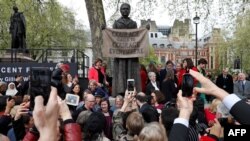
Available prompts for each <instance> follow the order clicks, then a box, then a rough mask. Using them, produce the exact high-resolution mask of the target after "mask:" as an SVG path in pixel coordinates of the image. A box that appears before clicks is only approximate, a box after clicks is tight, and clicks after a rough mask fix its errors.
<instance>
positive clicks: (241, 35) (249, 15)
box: [231, 11, 250, 72]
mask: <svg viewBox="0 0 250 141" xmlns="http://www.w3.org/2000/svg"><path fill="white" fill-rule="evenodd" d="M249 24H250V11H246V12H245V13H244V14H243V15H241V16H239V17H238V20H237V27H236V32H235V35H234V38H233V40H232V43H231V44H232V45H231V46H233V47H234V53H235V56H239V57H240V58H242V67H243V70H245V71H247V72H249V70H250V64H249V60H250V56H249V54H250V40H249V39H250V34H249V33H250V26H249Z"/></svg>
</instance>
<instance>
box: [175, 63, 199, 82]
mask: <svg viewBox="0 0 250 141" xmlns="http://www.w3.org/2000/svg"><path fill="white" fill-rule="evenodd" d="M192 70H193V71H197V72H198V69H197V68H196V67H193V68H192ZM185 73H186V69H181V70H180V71H179V75H178V87H180V86H181V83H182V76H183V75H184V74H185ZM197 83H198V81H197V80H196V79H194V86H196V84H197Z"/></svg>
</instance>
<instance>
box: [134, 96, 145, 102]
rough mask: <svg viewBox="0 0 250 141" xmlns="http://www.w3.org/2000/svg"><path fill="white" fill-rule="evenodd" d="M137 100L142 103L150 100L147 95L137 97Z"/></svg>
mask: <svg viewBox="0 0 250 141" xmlns="http://www.w3.org/2000/svg"><path fill="white" fill-rule="evenodd" d="M135 98H136V99H137V100H138V101H140V102H147V101H148V98H147V96H146V95H144V96H143V95H136V96H135Z"/></svg>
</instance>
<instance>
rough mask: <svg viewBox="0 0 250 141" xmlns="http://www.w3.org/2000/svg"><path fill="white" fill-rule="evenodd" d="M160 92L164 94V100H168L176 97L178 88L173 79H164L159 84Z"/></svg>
mask: <svg viewBox="0 0 250 141" xmlns="http://www.w3.org/2000/svg"><path fill="white" fill-rule="evenodd" d="M161 92H162V93H163V95H164V96H165V101H166V102H167V101H170V100H171V99H173V98H175V99H176V97H177V92H178V89H177V87H176V86H175V82H174V80H166V81H163V82H162V84H161Z"/></svg>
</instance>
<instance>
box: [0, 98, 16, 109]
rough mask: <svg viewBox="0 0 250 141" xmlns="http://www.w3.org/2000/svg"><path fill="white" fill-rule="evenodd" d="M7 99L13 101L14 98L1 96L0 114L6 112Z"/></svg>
mask: <svg viewBox="0 0 250 141" xmlns="http://www.w3.org/2000/svg"><path fill="white" fill-rule="evenodd" d="M7 99H8V101H10V100H11V99H13V97H11V96H0V112H2V111H4V110H5V108H6V105H7V103H6V101H7Z"/></svg>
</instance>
